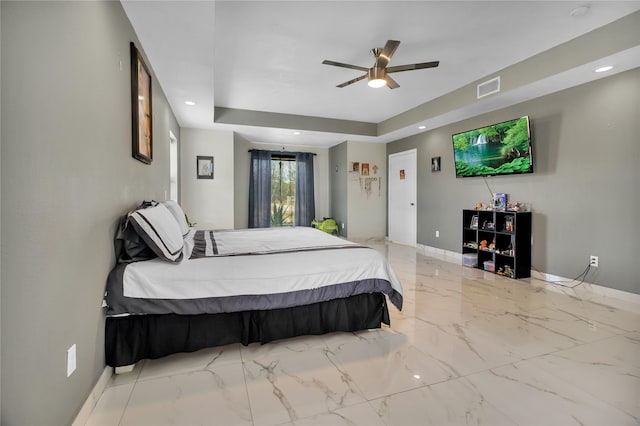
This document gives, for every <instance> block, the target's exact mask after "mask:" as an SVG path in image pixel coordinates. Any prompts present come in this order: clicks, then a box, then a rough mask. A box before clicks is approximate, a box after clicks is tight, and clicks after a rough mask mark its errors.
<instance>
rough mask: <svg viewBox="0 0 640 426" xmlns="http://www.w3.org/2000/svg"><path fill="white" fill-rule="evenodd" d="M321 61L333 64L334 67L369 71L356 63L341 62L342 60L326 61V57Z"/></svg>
mask: <svg viewBox="0 0 640 426" xmlns="http://www.w3.org/2000/svg"><path fill="white" fill-rule="evenodd" d="M322 63H323V64H325V65H333V66H336V67H342V68H350V69H352V70H360V71H369V68H365V67H361V66H358V65H350V64H343V63H342V62H334V61H328V60H326V59H325V60H324V61H322Z"/></svg>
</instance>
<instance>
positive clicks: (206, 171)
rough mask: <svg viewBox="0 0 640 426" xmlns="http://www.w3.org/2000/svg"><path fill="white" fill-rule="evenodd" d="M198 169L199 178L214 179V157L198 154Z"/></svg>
mask: <svg viewBox="0 0 640 426" xmlns="http://www.w3.org/2000/svg"><path fill="white" fill-rule="evenodd" d="M196 171H197V173H198V179H213V157H207V156H204V155H198V158H197V160H196Z"/></svg>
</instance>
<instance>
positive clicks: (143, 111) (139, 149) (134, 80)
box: [130, 42, 153, 164]
mask: <svg viewBox="0 0 640 426" xmlns="http://www.w3.org/2000/svg"><path fill="white" fill-rule="evenodd" d="M130 46H131V123H132V138H131V140H132V155H133V158H135V159H137V160H140V161H142V162H143V163H146V164H151V161H152V160H153V125H152V122H151V118H152V112H151V73H150V72H149V69H148V68H147V65H146V64H145V63H144V60H143V59H142V55H140V52H139V51H138V49H136V46H135V44H134V43H133V42H131V44H130Z"/></svg>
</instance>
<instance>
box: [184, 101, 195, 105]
mask: <svg viewBox="0 0 640 426" xmlns="http://www.w3.org/2000/svg"><path fill="white" fill-rule="evenodd" d="M184 104H185V105H189V106H194V105H195V104H196V103H195V102H193V101H184Z"/></svg>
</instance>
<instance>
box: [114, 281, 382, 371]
mask: <svg viewBox="0 0 640 426" xmlns="http://www.w3.org/2000/svg"><path fill="white" fill-rule="evenodd" d="M382 323H384V324H387V325H390V321H389V311H388V309H387V303H386V299H385V296H384V295H383V294H381V293H367V294H360V295H356V296H351V297H348V298H344V299H335V300H330V301H327V302H320V303H314V304H311V305H304V306H296V307H292V308H286V309H273V310H268V311H245V312H233V313H222V314H205V315H176V314H164V315H131V316H126V317H109V318H107V321H106V330H105V354H106V362H107V365H110V366H112V367H121V366H125V365H130V364H135V363H136V362H138V361H140V360H142V359H154V358H160V357H163V356H167V355H170V354H174V353H179V352H194V351H197V350H200V349H203V348H208V347H213V346H223V345H228V344H231V343H242V344H243V345H245V346H246V345H248V344H249V343H253V342H260V343H268V342H271V341H274V340H278V339H286V338H289V337H295V336H302V335H318V334H325V333H330V332H333V331H358V330H366V329H371V328H380V327H381V324H382Z"/></svg>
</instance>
